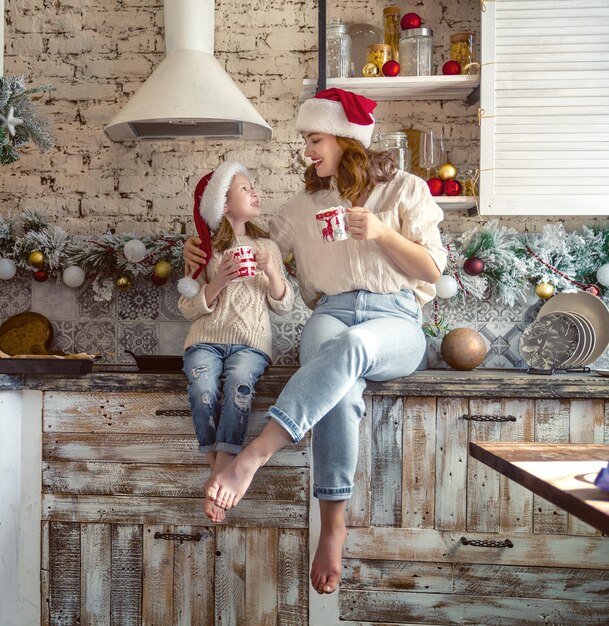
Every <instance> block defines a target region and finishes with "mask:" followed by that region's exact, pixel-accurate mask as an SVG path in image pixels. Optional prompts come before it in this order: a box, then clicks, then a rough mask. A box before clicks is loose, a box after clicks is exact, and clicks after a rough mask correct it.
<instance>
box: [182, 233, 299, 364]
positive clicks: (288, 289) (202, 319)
mask: <svg viewBox="0 0 609 626" xmlns="http://www.w3.org/2000/svg"><path fill="white" fill-rule="evenodd" d="M234 245H235V246H251V247H252V248H253V249H254V253H255V252H256V251H258V250H265V251H270V252H271V253H272V258H273V262H274V263H275V265H276V267H277V268H278V269H279V270H280V271H281V273H282V276H283V281H284V283H285V294H284V296H283V298H282V299H281V300H274V299H273V298H272V296H271V294H270V291H269V279H268V278H267V276H266V274H264V272H259V273H257V275H256V276H255V277H254V278H250V279H248V280H243V281H231V282H230V283H229V284H228V285H227V286H226V287H225V288H224V289H223V290H222V291H221V292H220V294H219V295H218V297H217V298H216V299H215V300H214V301H213V302H212V304H211V306H209V307H208V306H207V304H206V302H205V290H206V288H207V283H208V282H209V281H210V280H211V278H213V276H215V275H216V272H217V271H218V266H219V265H220V261H221V259H222V254H223V253H218V252H214V255H213V256H212V259H211V261H210V262H209V263H208V264H207V266H206V267H205V271H204V272H202V273H201V276H200V278H199V282H200V283H201V290H200V291H199V293H198V294H197V295H196V296H195V297H194V298H185V297H184V296H181V297H180V300H179V302H178V308H179V309H180V311H181V313H182V315H183V316H184V317H185V318H186V319H187V320H189V321H191V322H192V324H191V326H190V329H189V331H188V335H187V336H186V341H185V342H184V349H185V350H186V348H189V347H190V346H192V345H193V344H195V343H221V344H238V343H240V344H244V345H246V346H250V347H251V348H256V349H258V350H261V351H262V352H264V353H265V354H267V355H268V356H269V357H271V358H272V346H273V341H272V339H273V337H272V333H271V317H270V315H269V308H270V309H271V310H273V311H274V312H275V313H280V314H281V313H287V312H288V311H289V310H290V309H291V308H292V305H293V303H294V290H293V289H292V286H291V285H290V283H289V282H288V280H287V279H286V276H285V272H284V269H283V262H282V260H281V254H280V253H279V248H278V247H277V245H276V244H275V243H273V242H272V241H271V240H270V239H252V238H251V237H248V236H246V235H242V236H237V237H235V244H234Z"/></svg>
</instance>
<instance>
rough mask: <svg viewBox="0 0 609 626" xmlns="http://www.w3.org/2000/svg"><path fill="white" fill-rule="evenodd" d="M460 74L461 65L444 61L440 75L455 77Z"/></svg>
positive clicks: (456, 62) (457, 62)
mask: <svg viewBox="0 0 609 626" xmlns="http://www.w3.org/2000/svg"><path fill="white" fill-rule="evenodd" d="M460 73H461V64H460V63H459V61H446V63H444V65H443V66H442V74H444V76H456V75H457V74H460Z"/></svg>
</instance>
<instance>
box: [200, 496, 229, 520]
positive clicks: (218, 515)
mask: <svg viewBox="0 0 609 626" xmlns="http://www.w3.org/2000/svg"><path fill="white" fill-rule="evenodd" d="M203 513H205V515H206V517H207V518H208V519H209V520H210V521H212V522H214V523H215V524H217V523H219V522H223V521H224V518H225V516H226V514H225V512H224V509H221V508H220V507H219V506H216V504H215V503H214V502H212V501H211V500H205V502H203Z"/></svg>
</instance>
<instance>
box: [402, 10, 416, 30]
mask: <svg viewBox="0 0 609 626" xmlns="http://www.w3.org/2000/svg"><path fill="white" fill-rule="evenodd" d="M400 27H401V29H402V30H408V29H409V28H421V18H420V17H419V16H418V15H417V14H416V13H406V15H402V19H401V20H400Z"/></svg>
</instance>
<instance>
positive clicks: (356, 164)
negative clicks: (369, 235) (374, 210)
mask: <svg viewBox="0 0 609 626" xmlns="http://www.w3.org/2000/svg"><path fill="white" fill-rule="evenodd" d="M336 141H337V142H338V145H339V147H340V148H341V150H342V151H343V154H342V156H341V158H340V161H339V163H338V172H337V174H336V186H337V188H338V192H339V194H340V196H341V198H346V199H347V200H349V201H350V202H351V203H352V204H355V202H356V201H357V199H358V198H359V197H360V196H361V195H362V194H363V193H370V192H371V191H372V189H373V188H374V186H375V185H377V184H378V183H384V182H387V181H388V180H391V178H393V175H394V174H395V173H396V171H397V169H398V168H397V167H396V165H395V163H394V161H393V159H392V158H391V156H389V152H386V151H383V152H379V151H376V150H369V149H368V148H365V147H364V146H363V145H362V144H361V143H360V142H359V141H357V140H355V139H349V138H347V137H337V138H336ZM331 179H332V177H331V176H328V177H325V178H320V177H319V176H318V175H317V171H316V170H315V165H310V166H309V167H307V169H306V170H305V175H304V182H305V188H306V190H307V191H308V192H309V193H313V192H315V191H319V190H320V189H329V188H330V184H331V182H332V181H331Z"/></svg>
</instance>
